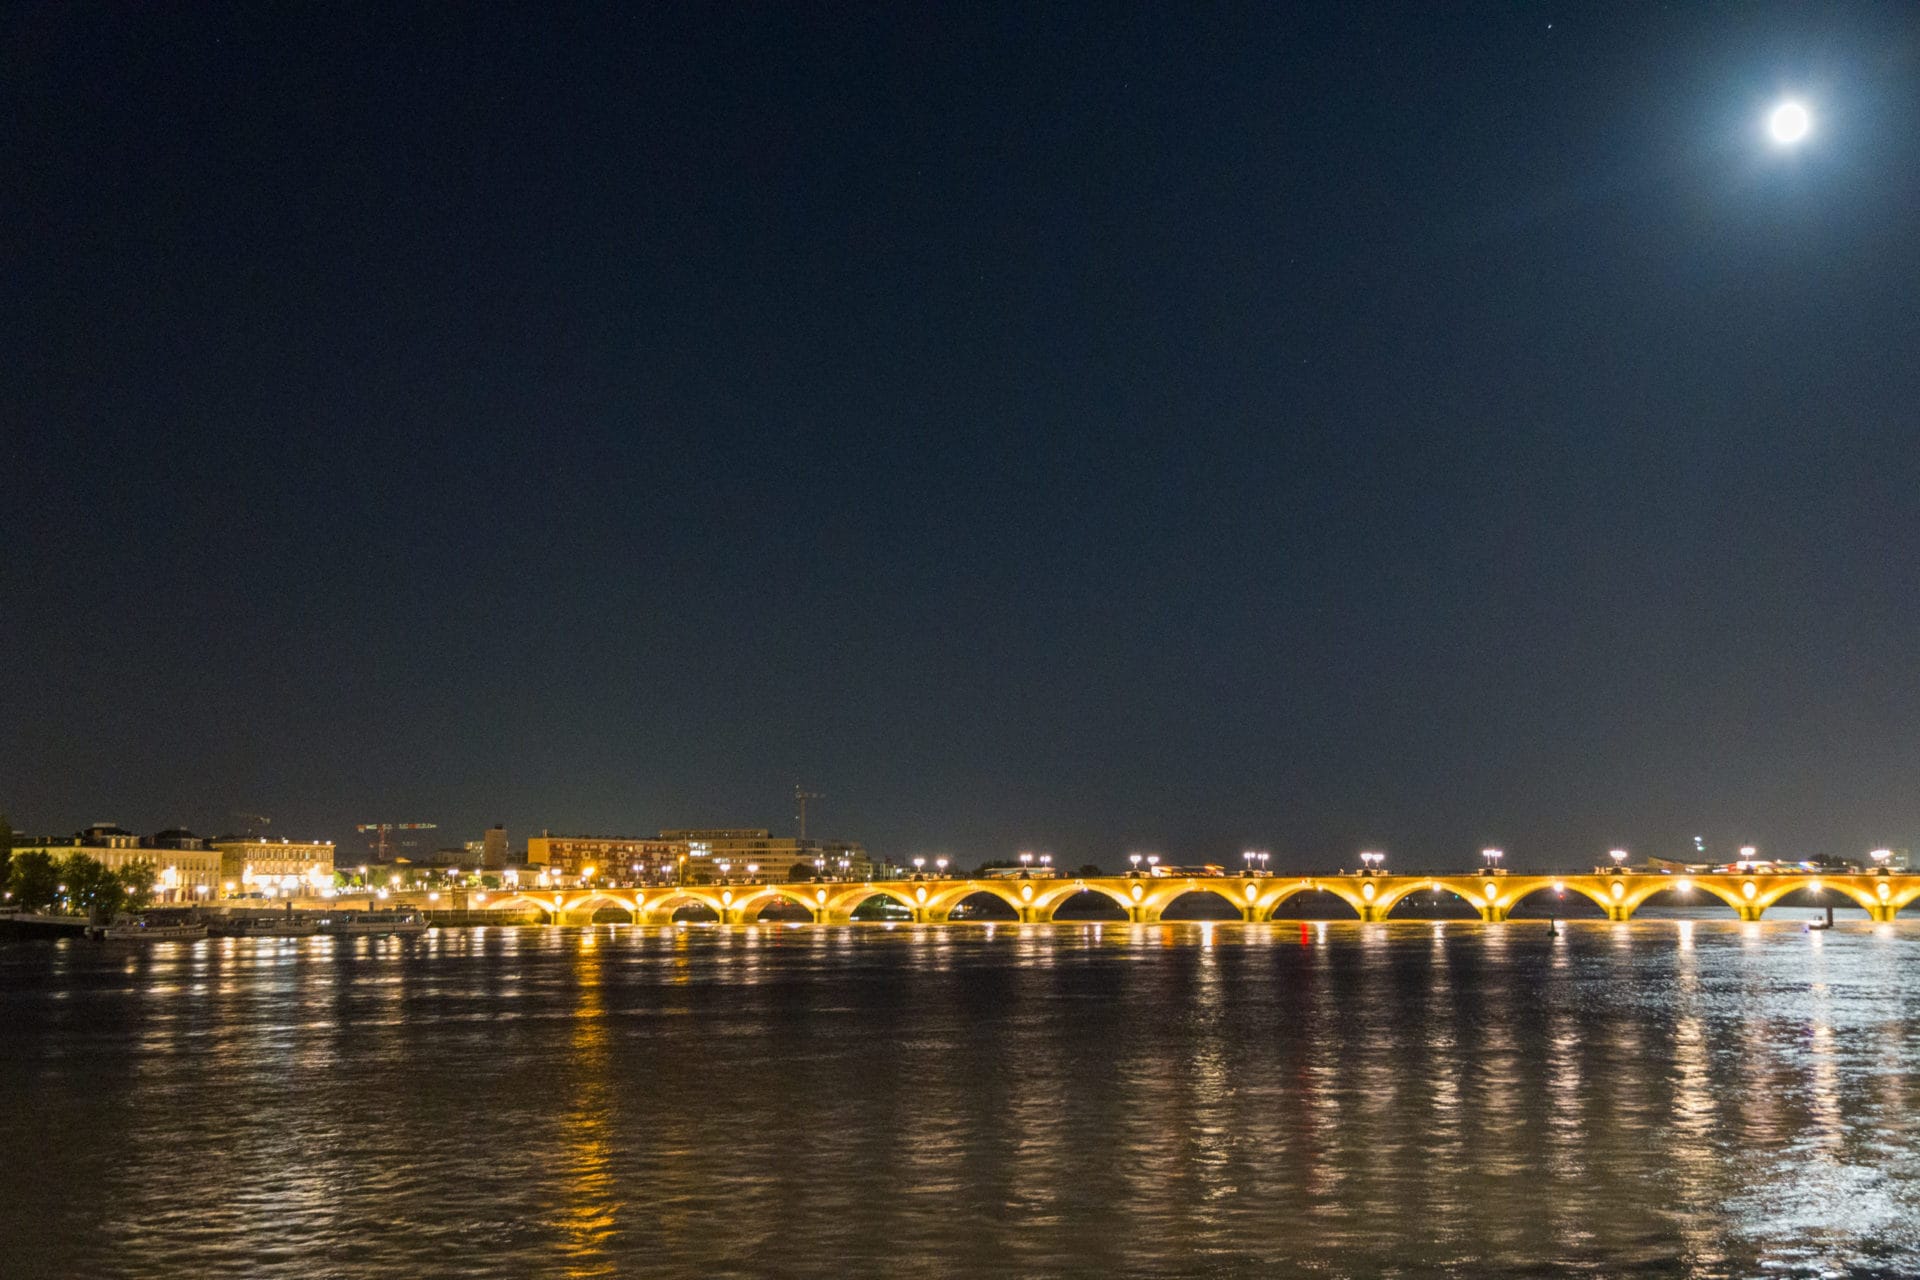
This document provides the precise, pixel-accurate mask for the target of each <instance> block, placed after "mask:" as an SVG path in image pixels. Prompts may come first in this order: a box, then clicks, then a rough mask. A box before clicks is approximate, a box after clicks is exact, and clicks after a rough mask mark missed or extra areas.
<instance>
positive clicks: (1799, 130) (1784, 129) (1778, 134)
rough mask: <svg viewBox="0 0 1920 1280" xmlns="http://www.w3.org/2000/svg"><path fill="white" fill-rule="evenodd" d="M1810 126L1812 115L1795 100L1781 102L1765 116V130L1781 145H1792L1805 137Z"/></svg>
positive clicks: (1811, 125)
mask: <svg viewBox="0 0 1920 1280" xmlns="http://www.w3.org/2000/svg"><path fill="white" fill-rule="evenodd" d="M1812 127H1813V117H1811V116H1809V115H1808V114H1807V109H1806V108H1805V107H1803V106H1801V105H1800V104H1799V103H1797V102H1783V103H1781V104H1780V105H1779V106H1777V107H1775V108H1774V109H1773V114H1772V115H1770V116H1768V117H1767V132H1768V133H1771V134H1772V135H1773V140H1774V141H1775V142H1777V143H1779V144H1780V145H1781V146H1792V145H1793V144H1794V143H1796V142H1798V141H1800V139H1802V138H1804V137H1806V136H1807V130H1809V129H1811V128H1812Z"/></svg>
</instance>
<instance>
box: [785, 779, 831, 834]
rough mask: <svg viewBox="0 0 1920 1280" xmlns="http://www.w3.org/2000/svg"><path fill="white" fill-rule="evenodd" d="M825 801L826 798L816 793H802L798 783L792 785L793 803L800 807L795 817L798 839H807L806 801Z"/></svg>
mask: <svg viewBox="0 0 1920 1280" xmlns="http://www.w3.org/2000/svg"><path fill="white" fill-rule="evenodd" d="M825 799H826V797H825V796H823V795H821V794H820V793H819V792H818V791H802V790H801V789H800V784H799V783H797V782H796V783H794V784H793V801H794V803H795V804H797V805H799V806H800V812H799V813H798V814H797V815H796V816H797V817H798V818H799V819H800V838H801V839H802V840H805V839H806V838H807V801H809V800H825Z"/></svg>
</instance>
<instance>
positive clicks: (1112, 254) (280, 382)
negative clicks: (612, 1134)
mask: <svg viewBox="0 0 1920 1280" xmlns="http://www.w3.org/2000/svg"><path fill="white" fill-rule="evenodd" d="M558 8H560V9H562V11H561V12H550V11H547V10H546V8H544V7H528V8H522V9H515V8H510V7H508V6H505V5H462V6H454V5H445V6H434V7H431V8H427V7H421V8H414V7H411V6H404V5H402V6H384V5H383V6H346V5H317V6H306V7H304V10H303V9H301V8H278V7H271V8H270V7H268V6H255V5H242V4H206V5H198V6H172V5H162V6H136V5H121V6H114V7H94V6H80V5H67V4H55V3H44V4H31V5H28V4H22V5H13V6H9V7H8V9H7V10H6V13H5V15H4V17H0V49H3V53H0V56H3V57H4V62H3V63H0V82H3V83H4V89H0V92H3V93H4V95H5V96H4V109H5V122H4V125H0V139H3V140H4V151H3V152H0V160H4V172H5V174H6V178H5V182H4V187H3V188H0V213H3V215H4V222H0V244H3V245H4V249H0V252H4V254H5V265H4V270H3V271H0V324H3V325H4V329H3V330H0V332H4V335H5V343H6V353H7V355H6V360H5V369H6V373H5V376H4V377H0V423H3V424H4V446H5V447H4V451H0V475H4V477H5V480H6V486H7V487H6V493H7V499H8V501H7V504H6V516H5V520H4V525H3V526H0V528H4V534H3V535H0V536H3V537H4V542H3V543H0V548H3V550H0V601H4V614H3V615H0V616H3V618H4V648H3V650H0V713H3V715H4V729H3V730H0V808H4V809H6V810H7V811H8V812H9V813H10V814H11V816H12V818H13V821H14V824H15V826H17V827H20V828H22V829H24V830H30V831H35V832H40V831H46V832H62V831H71V830H73V829H75V828H77V827H78V826H80V825H82V824H84V823H87V822H90V821H94V820H115V821H118V822H120V823H122V824H124V825H127V826H131V827H135V828H138V829H141V830H144V831H151V830H153V829H156V828H158V827H161V826H166V825H171V824H175V823H184V824H186V825H189V826H192V827H194V828H195V829H197V830H200V831H202V832H203V833H208V834H211V833H213V832H216V831H220V830H223V829H227V828H230V827H232V826H234V825H235V823H236V819H234V818H233V817H232V816H231V815H232V814H233V813H234V812H235V811H249V812H259V813H265V814H268V815H270V816H271V817H272V818H273V826H272V827H271V828H270V830H271V832H272V833H273V834H276V835H277V834H287V835H294V836H303V835H313V836H318V837H332V838H335V839H338V840H340V841H342V842H343V843H348V842H352V841H353V840H354V836H353V833H352V830H351V827H352V825H353V824H354V823H357V822H367V821H374V820H394V821H435V822H438V823H440V824H441V825H442V828H443V830H442V832H441V833H439V834H441V835H443V836H445V837H447V838H448V839H453V840H462V839H468V838H474V837H477V836H478V834H479V831H480V828H481V827H482V826H483V825H485V824H488V823H491V822H495V821H500V822H505V823H507V824H508V826H509V827H510V829H511V830H512V833H513V835H514V836H515V838H516V840H518V839H519V838H522V837H524V836H525V835H526V834H528V833H529V832H536V833H537V832H538V831H539V830H540V829H541V828H552V829H553V830H555V831H567V832H597V833H605V834H616V833H617V834H642V833H647V832H651V831H653V830H656V829H658V828H661V827H668V826H693V825H766V826H772V827H775V828H777V829H782V830H789V831H790V830H791V826H792V823H791V815H792V810H793V806H792V802H791V800H790V799H789V793H790V792H791V790H792V788H793V786H794V784H795V783H796V782H803V783H805V784H806V785H807V786H808V787H809V788H810V789H811V790H814V791H819V792H824V793H825V794H826V796H827V798H826V799H825V800H824V801H821V802H819V803H818V806H817V808H816V809H815V811H814V812H815V814H816V815H817V817H815V818H814V820H813V821H812V822H811V823H810V826H811V829H812V832H813V833H814V834H821V835H830V836H839V837H843V838H851V839H858V840H863V841H865V842H866V843H867V844H868V845H869V847H871V848H873V849H874V850H875V851H876V852H879V853H886V854H891V855H894V856H896V857H909V856H911V855H913V854H915V853H924V854H929V855H930V854H933V853H935V852H945V853H950V854H953V855H955V856H957V857H959V858H961V859H962V860H963V861H971V860H973V859H977V858H985V857H996V856H997V857H1005V856H1009V855H1010V854H1011V852H1012V851H1013V850H1015V849H1018V848H1022V847H1026V848H1033V849H1050V850H1052V851H1053V852H1054V854H1055V856H1056V858H1057V859H1059V860H1061V861H1064V862H1069V863H1078V862H1081V861H1086V860H1099V861H1103V862H1105V863H1106V864H1107V865H1108V866H1110V867H1115V866H1119V865H1122V863H1123V860H1124V855H1125V853H1126V852H1127V851H1128V850H1129V849H1141V850H1148V849H1150V850H1154V851H1158V852H1160V853H1162V854H1164V855H1165V856H1167V857H1168V858H1169V859H1172V860H1175V861H1194V860H1198V859H1200V858H1202V857H1209V856H1210V857H1214V858H1222V857H1226V858H1233V857H1235V856H1237V851H1238V850H1239V849H1241V848H1242V847H1246V846H1249V845H1251V846H1254V847H1265V848H1269V849H1271V850H1273V851H1274V865H1275V866H1276V867H1277V868H1286V869H1292V868H1295V867H1299V868H1308V867H1312V868H1329V869H1330V868H1332V867H1334V866H1337V865H1349V866H1350V865H1353V862H1354V860H1353V852H1354V851H1355V850H1357V849H1359V848H1362V847H1379V848H1384V849H1386V850H1387V851H1388V852H1389V854H1390V857H1391V859H1392V864H1393V865H1399V866H1402V867H1409V868H1411V867H1416V866H1428V865H1434V866H1441V865H1460V864H1463V863H1465V862H1467V861H1469V860H1471V859H1472V858H1473V856H1474V852H1475V851H1476V850H1477V849H1478V848H1479V847H1480V846H1481V845H1482V844H1485V843H1489V842H1491V843H1499V844H1503V845H1504V846H1505V847H1506V848H1507V849H1508V851H1509V857H1508V861H1509V863H1511V864H1514V865H1517V866H1520V867H1523V868H1524V867H1529V866H1541V867H1543V866H1548V865H1569V866H1571V865H1582V864H1588V863H1590V862H1591V861H1593V860H1594V859H1595V858H1597V857H1598V856H1600V855H1601V854H1602V851H1604V849H1605V848H1607V847H1608V846H1609V845H1615V844H1626V845H1628V846H1630V847H1632V848H1633V849H1634V850H1635V851H1636V852H1637V853H1669V852H1678V851H1679V850H1680V849H1681V848H1682V847H1684V845H1685V844H1686V843H1687V841H1688V838H1689V837H1691V836H1692V835H1695V834H1702V835H1705V836H1706V837H1707V838H1708V840H1709V842H1710V843H1712V844H1714V845H1715V846H1717V847H1720V848H1724V847H1726V846H1727V845H1730V844H1734V843H1740V842H1746V841H1752V842H1756V843H1758V844H1760V845H1761V846H1763V848H1765V849H1766V850H1767V851H1768V852H1779V853H1810V852H1817V851H1833V852H1839V853H1847V854H1854V855H1858V854H1859V853H1861V852H1863V851H1864V850H1865V849H1866V848H1868V847H1869V846H1871V845H1874V844H1893V845H1917V846H1920V789H1917V788H1916V785H1915V784H1916V781H1920V778H1917V776H1916V775H1917V772H1920V771H1917V770H1916V760H1917V757H1916V741H1915V733H1914V729H1915V725H1916V722H1917V721H1920V662H1917V661H1916V656H1917V655H1916V653H1915V640H1916V636H1917V635H1920V572H1917V571H1916V564H1917V560H1916V556H1917V555H1920V528H1917V527H1916V522H1915V512H1914V503H1915V500H1916V497H1920V449H1917V448H1916V444H1917V443H1920V442H1917V441H1916V435H1915V427H1916V405H1917V404H1920V8H1916V7H1914V6H1910V5H1893V4H1888V5H1876V6H1870V7H1843V6H1837V5H1836V6H1829V5H1795V6H1790V7H1784V8H1767V7H1762V6H1745V5H1741V6H1708V5H1704V4H1701V5H1694V4H1676V5H1670V6H1664V7H1656V6H1654V5H1651V4H1635V5H1625V6H1621V5H1591V6H1558V5H1530V4H1519V5H1500V6H1487V7H1478V8H1468V7H1463V6H1456V5H1434V4H1424V3H1423V4H1417V5H1413V6H1410V7H1407V8H1405V9H1399V10H1395V9H1392V8H1389V7H1387V6H1323V5H1312V6H1305V5H1303V6H1295V7H1291V8H1289V7H1284V6H1282V7H1273V8H1269V7H1266V6H1249V7H1248V8H1249V10H1250V12H1248V13H1244V14H1242V15H1240V16H1238V17H1233V18H1223V17H1220V16H1217V15H1216V16H1195V15H1192V14H1189V13H1186V12H1183V11H1182V10H1183V9H1184V8H1185V7H1184V6H1171V5H1161V6H1151V7H1147V8H1143V9H1141V10H1137V11H1133V12H1127V11H1125V10H1123V9H1122V8H1120V7H1119V6H1105V5H1101V6H1089V7H1088V8H1087V9H1085V10H1084V11H1082V12H1081V13H1078V14H1074V13H1070V12H1068V11H1066V10H1065V9H1064V8H1062V9H1057V10H1056V9H1046V11H1043V9H1044V8H1045V7H1043V6H1034V5H1009V6H1007V7H1005V8H1003V9H999V10H997V11H987V10H985V9H984V8H981V7H979V6H956V7H954V9H952V10H950V11H946V12H941V11H939V10H937V9H934V8H931V7H925V6H917V5H890V6H881V7H876V8H874V9H872V10H869V11H867V12H864V13H858V12H855V11H853V9H852V8H851V6H819V7H818V8H817V9H814V10H813V11H808V10H807V9H804V8H801V7H797V6H796V7H792V8H774V7H768V6H759V5H740V6H735V5H699V6H688V7H685V8H667V7H664V6H653V5H623V6H612V7H610V8H609V10H608V11H607V12H605V13H601V14H597V15H594V14H589V13H588V12H587V11H586V10H585V9H584V8H577V7H572V6H561V7H558ZM1336 10H1351V11H1336ZM1784 97H1795V98H1798V99H1800V100H1802V101H1804V102H1806V103H1807V104H1808V105H1809V107H1810V108H1811V110H1812V112H1813V116H1814V130H1813V133H1812V135H1811V136H1810V137H1809V138H1808V139H1807V140H1806V142H1805V143H1803V144H1802V145H1800V146H1799V147H1797V148H1793V149H1790V150H1788V149H1782V148H1780V147H1777V146H1776V145H1774V144H1773V143H1772V142H1771V141H1770V140H1769V139H1768V137H1767V135H1766V130H1765V121H1766V115H1767V112H1768V111H1769V110H1770V109H1771V108H1772V106H1773V105H1774V104H1775V103H1776V102H1778V101H1780V100H1781V99H1782V98H1784Z"/></svg>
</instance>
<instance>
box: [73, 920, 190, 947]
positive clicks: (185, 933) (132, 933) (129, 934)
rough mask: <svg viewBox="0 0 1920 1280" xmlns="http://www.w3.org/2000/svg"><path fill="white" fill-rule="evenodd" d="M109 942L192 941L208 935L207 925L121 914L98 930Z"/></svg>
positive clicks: (101, 936) (188, 921) (99, 935)
mask: <svg viewBox="0 0 1920 1280" xmlns="http://www.w3.org/2000/svg"><path fill="white" fill-rule="evenodd" d="M95 936H97V937H100V938H102V939H104V940H106V941H108V942H191V941H193V940H194V939H196V938H204V937H206V936H207V926H206V925H204V924H202V923H200V922H199V921H197V920H154V919H150V918H148V917H146V916H138V917H136V916H121V917H120V918H119V919H117V920H115V921H114V922H113V923H112V924H110V925H106V926H103V927H101V928H99V929H98V930H97V931H96V935H95Z"/></svg>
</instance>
